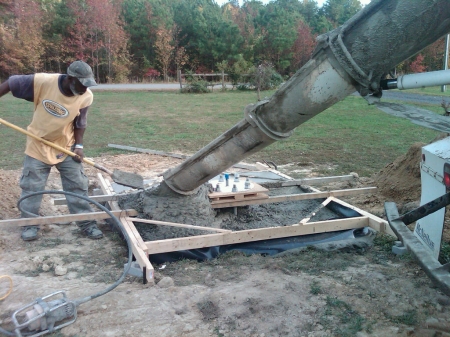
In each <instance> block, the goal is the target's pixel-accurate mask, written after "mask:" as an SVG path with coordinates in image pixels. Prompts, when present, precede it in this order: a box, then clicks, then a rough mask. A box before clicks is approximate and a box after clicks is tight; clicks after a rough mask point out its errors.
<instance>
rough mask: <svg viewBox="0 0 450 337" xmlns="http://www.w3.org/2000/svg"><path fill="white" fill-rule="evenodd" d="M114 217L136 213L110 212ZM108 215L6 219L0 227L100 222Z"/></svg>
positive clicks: (87, 214) (68, 215)
mask: <svg viewBox="0 0 450 337" xmlns="http://www.w3.org/2000/svg"><path fill="white" fill-rule="evenodd" d="M111 213H112V214H114V216H116V217H119V216H136V215H138V212H137V211H136V210H134V209H126V210H121V211H112V212H111ZM108 218H109V214H108V213H106V212H92V213H80V214H64V215H53V216H40V217H37V218H21V219H8V220H0V226H1V225H16V226H21V227H23V226H37V225H50V224H54V223H66V222H72V221H83V220H102V219H108Z"/></svg>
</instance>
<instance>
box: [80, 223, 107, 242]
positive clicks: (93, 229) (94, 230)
mask: <svg viewBox="0 0 450 337" xmlns="http://www.w3.org/2000/svg"><path fill="white" fill-rule="evenodd" d="M81 230H82V231H83V233H84V234H85V235H86V236H87V237H88V238H89V239H93V240H96V239H101V238H102V237H103V232H102V231H101V230H100V229H98V227H97V225H96V224H95V223H94V224H90V225H87V226H86V227H83V228H81Z"/></svg>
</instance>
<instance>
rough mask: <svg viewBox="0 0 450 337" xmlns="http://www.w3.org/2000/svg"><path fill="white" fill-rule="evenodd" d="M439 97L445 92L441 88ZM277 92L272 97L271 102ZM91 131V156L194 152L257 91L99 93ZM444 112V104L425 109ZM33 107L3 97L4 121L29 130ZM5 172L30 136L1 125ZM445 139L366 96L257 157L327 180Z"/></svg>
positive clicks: (17, 162)
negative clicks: (316, 172) (308, 166)
mask: <svg viewBox="0 0 450 337" xmlns="http://www.w3.org/2000/svg"><path fill="white" fill-rule="evenodd" d="M436 92H437V90H436ZM272 94H273V91H270V92H264V93H263V95H265V96H270V95H272ZM94 95H95V97H94V103H93V105H92V107H91V109H90V112H89V118H88V128H87V130H86V133H85V140H84V145H85V154H86V155H87V156H89V157H95V156H100V155H102V154H113V153H125V152H123V151H119V150H116V149H112V148H109V147H108V146H107V145H108V144H109V143H113V144H120V145H127V146H135V147H140V148H146V149H152V150H162V151H170V152H180V153H186V154H192V153H195V152H196V151H198V150H200V149H201V148H202V147H203V146H205V145H206V144H208V143H209V142H211V141H212V140H213V139H215V138H216V137H218V136H219V135H221V134H222V133H224V132H225V131H227V130H228V129H229V128H230V127H232V126H233V125H234V124H236V123H237V122H238V121H240V120H241V119H243V110H244V107H245V106H246V105H247V104H250V103H255V102H256V93H255V92H251V91H247V92H242V91H227V92H220V91H219V92H214V93H209V94H180V93H178V92H144V91H140V92H95V94H94ZM424 107H425V108H428V109H430V110H433V111H435V112H437V113H442V108H441V107H440V106H424ZM32 109H33V105H32V104H31V103H29V102H26V101H23V100H19V99H15V98H14V97H12V95H6V96H4V97H2V99H1V104H0V117H1V118H4V119H5V120H7V121H9V122H11V123H13V124H16V125H18V126H21V127H23V128H25V127H26V126H27V125H28V123H29V122H30V121H31V116H32ZM0 130H1V139H2V141H1V143H0V168H2V169H17V168H20V167H21V164H22V160H23V150H24V147H25V138H26V137H25V136H24V135H22V134H20V133H18V132H17V131H14V130H12V129H9V128H7V127H6V126H0ZM438 134H439V133H438V132H437V131H433V130H429V129H426V128H424V127H420V126H416V125H414V124H412V123H411V122H409V121H408V120H405V119H400V118H396V117H392V116H389V115H387V114H385V113H383V112H381V111H379V110H378V109H377V108H375V107H373V106H369V105H368V104H367V103H366V101H365V100H364V99H363V98H361V97H359V96H349V97H347V98H346V99H345V100H343V101H341V102H339V103H337V104H335V105H334V106H332V107H330V108H329V109H327V110H326V111H324V112H322V113H320V114H319V115H317V116H316V117H314V118H312V119H311V120H309V121H308V122H306V123H304V124H302V125H300V126H299V127H298V128H297V129H296V131H295V133H294V135H293V136H292V137H290V138H289V139H287V140H285V141H279V142H276V143H275V144H273V145H271V146H269V147H267V148H266V149H264V150H262V151H260V152H259V153H257V154H255V155H253V156H252V157H251V158H249V161H256V160H267V161H273V162H275V163H276V164H278V165H281V164H286V163H291V162H294V163H303V162H313V163H314V164H329V165H330V167H331V166H333V167H334V168H333V169H331V168H330V169H324V171H323V172H321V173H323V175H340V174H348V173H349V172H352V171H353V172H357V173H358V174H360V175H362V176H370V175H371V174H373V173H375V172H377V171H379V170H380V169H381V168H383V167H384V166H385V165H386V164H388V163H390V162H392V161H393V160H394V159H395V158H397V157H398V156H399V155H402V154H404V153H406V151H407V150H408V148H409V147H410V146H411V145H412V144H413V143H414V142H424V143H428V142H430V141H431V140H433V139H434V138H435V137H436V136H437V135H438Z"/></svg>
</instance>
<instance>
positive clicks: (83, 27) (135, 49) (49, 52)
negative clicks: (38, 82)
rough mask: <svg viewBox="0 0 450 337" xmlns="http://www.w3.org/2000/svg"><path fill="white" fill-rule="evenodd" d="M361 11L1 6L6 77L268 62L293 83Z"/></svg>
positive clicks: (306, 0) (278, 5)
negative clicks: (77, 66)
mask: <svg viewBox="0 0 450 337" xmlns="http://www.w3.org/2000/svg"><path fill="white" fill-rule="evenodd" d="M361 9H362V5H361V3H360V1H359V0H327V1H326V2H325V3H324V5H323V6H322V7H319V6H318V4H317V2H316V1H314V0H276V1H271V2H269V3H268V4H263V3H262V2H260V1H257V0H247V1H244V3H243V4H242V5H239V1H237V0H230V1H229V2H228V3H226V4H224V5H222V6H219V5H218V4H217V3H216V2H215V1H214V0H0V79H2V80H4V79H6V78H8V77H9V76H10V75H13V74H26V73H35V72H40V71H44V72H65V70H66V68H67V66H68V64H70V63H71V62H72V61H74V60H76V59H81V60H84V61H86V62H87V63H89V64H90V65H91V66H92V68H93V70H94V74H95V76H96V78H97V80H98V82H99V83H113V82H116V83H117V82H128V81H133V82H141V81H148V80H153V79H163V80H166V81H167V80H169V79H170V78H174V77H175V76H176V74H177V71H178V70H182V71H183V72H188V71H189V72H193V73H208V72H215V71H221V70H224V71H227V72H230V73H233V72H234V73H236V72H237V71H241V72H245V68H250V67H251V66H258V65H260V64H263V63H270V64H271V65H272V66H273V67H274V69H275V70H276V71H277V72H278V73H279V74H281V75H283V76H285V77H288V76H290V75H291V74H293V73H294V72H295V71H296V70H297V69H299V68H300V67H302V66H303V65H304V64H305V63H306V62H307V61H308V60H309V58H310V56H311V53H312V51H313V50H314V48H315V44H316V40H315V39H316V37H317V35H319V34H322V33H324V32H327V31H329V30H331V29H333V28H336V27H338V26H340V25H342V24H343V23H344V22H345V21H347V20H348V19H349V18H350V17H352V16H353V15H354V14H355V13H357V12H358V11H359V10H361ZM443 54H444V40H443V39H442V40H440V41H438V42H436V43H435V44H433V45H432V46H430V47H428V48H426V49H425V50H423V51H422V52H421V53H420V54H419V55H416V56H415V57H414V58H412V59H411V60H407V61H405V62H403V63H402V64H400V65H399V66H398V67H397V71H399V72H403V73H405V72H417V71H425V70H438V69H442V64H443V61H442V60H443Z"/></svg>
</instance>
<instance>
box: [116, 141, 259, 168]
mask: <svg viewBox="0 0 450 337" xmlns="http://www.w3.org/2000/svg"><path fill="white" fill-rule="evenodd" d="M108 146H109V147H112V148H116V149H121V150H128V151H133V152H141V153H148V154H155V155H159V156H164V157H172V158H178V159H187V158H189V157H190V156H187V155H184V154H178V153H170V152H164V151H157V150H150V149H142V148H139V147H133V146H125V145H117V144H108ZM233 167H235V168H241V169H246V170H254V169H256V167H255V166H254V165H249V164H234V165H233Z"/></svg>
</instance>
